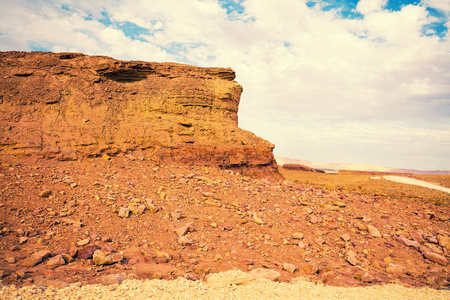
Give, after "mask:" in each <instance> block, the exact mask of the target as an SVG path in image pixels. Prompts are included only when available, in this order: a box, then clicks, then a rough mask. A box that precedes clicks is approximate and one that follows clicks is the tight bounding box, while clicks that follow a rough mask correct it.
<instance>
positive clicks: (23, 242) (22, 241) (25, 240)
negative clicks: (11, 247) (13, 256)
mask: <svg viewBox="0 0 450 300" xmlns="http://www.w3.org/2000/svg"><path fill="white" fill-rule="evenodd" d="M27 241H28V238H27V237H26V236H22V237H20V238H19V244H21V245H22V244H25V243H26V242H27Z"/></svg>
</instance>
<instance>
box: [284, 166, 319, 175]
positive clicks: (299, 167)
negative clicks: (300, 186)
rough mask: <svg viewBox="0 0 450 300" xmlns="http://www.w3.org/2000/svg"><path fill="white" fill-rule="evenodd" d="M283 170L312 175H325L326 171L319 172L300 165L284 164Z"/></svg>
mask: <svg viewBox="0 0 450 300" xmlns="http://www.w3.org/2000/svg"><path fill="white" fill-rule="evenodd" d="M282 167H283V169H286V170H295V171H303V172H312V173H325V171H322V170H317V169H314V168H310V167H307V166H304V165H300V164H284V165H283V166H282Z"/></svg>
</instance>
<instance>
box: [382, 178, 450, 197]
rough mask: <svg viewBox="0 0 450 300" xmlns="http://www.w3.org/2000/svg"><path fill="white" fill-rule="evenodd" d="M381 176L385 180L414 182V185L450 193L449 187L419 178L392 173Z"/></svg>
mask: <svg viewBox="0 0 450 300" xmlns="http://www.w3.org/2000/svg"><path fill="white" fill-rule="evenodd" d="M383 178H384V179H386V180H390V181H395V182H399V183H405V184H414V185H418V186H423V187H426V188H430V189H435V190H439V191H442V192H446V193H450V189H449V188H445V187H442V186H439V185H437V184H433V183H429V182H426V181H423V180H419V179H414V178H408V177H403V176H392V175H386V176H383Z"/></svg>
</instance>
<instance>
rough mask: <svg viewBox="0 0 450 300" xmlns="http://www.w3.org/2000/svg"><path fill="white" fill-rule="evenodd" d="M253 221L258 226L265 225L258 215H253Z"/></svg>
mask: <svg viewBox="0 0 450 300" xmlns="http://www.w3.org/2000/svg"><path fill="white" fill-rule="evenodd" d="M253 221H254V222H255V223H256V224H258V225H263V224H264V221H263V220H261V219H260V218H258V216H257V215H256V213H255V214H254V215H253Z"/></svg>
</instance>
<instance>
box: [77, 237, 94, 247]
mask: <svg viewBox="0 0 450 300" xmlns="http://www.w3.org/2000/svg"><path fill="white" fill-rule="evenodd" d="M90 242H91V240H90V239H84V240H79V241H78V242H77V246H78V247H83V246H86V245H87V244H89V243H90Z"/></svg>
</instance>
